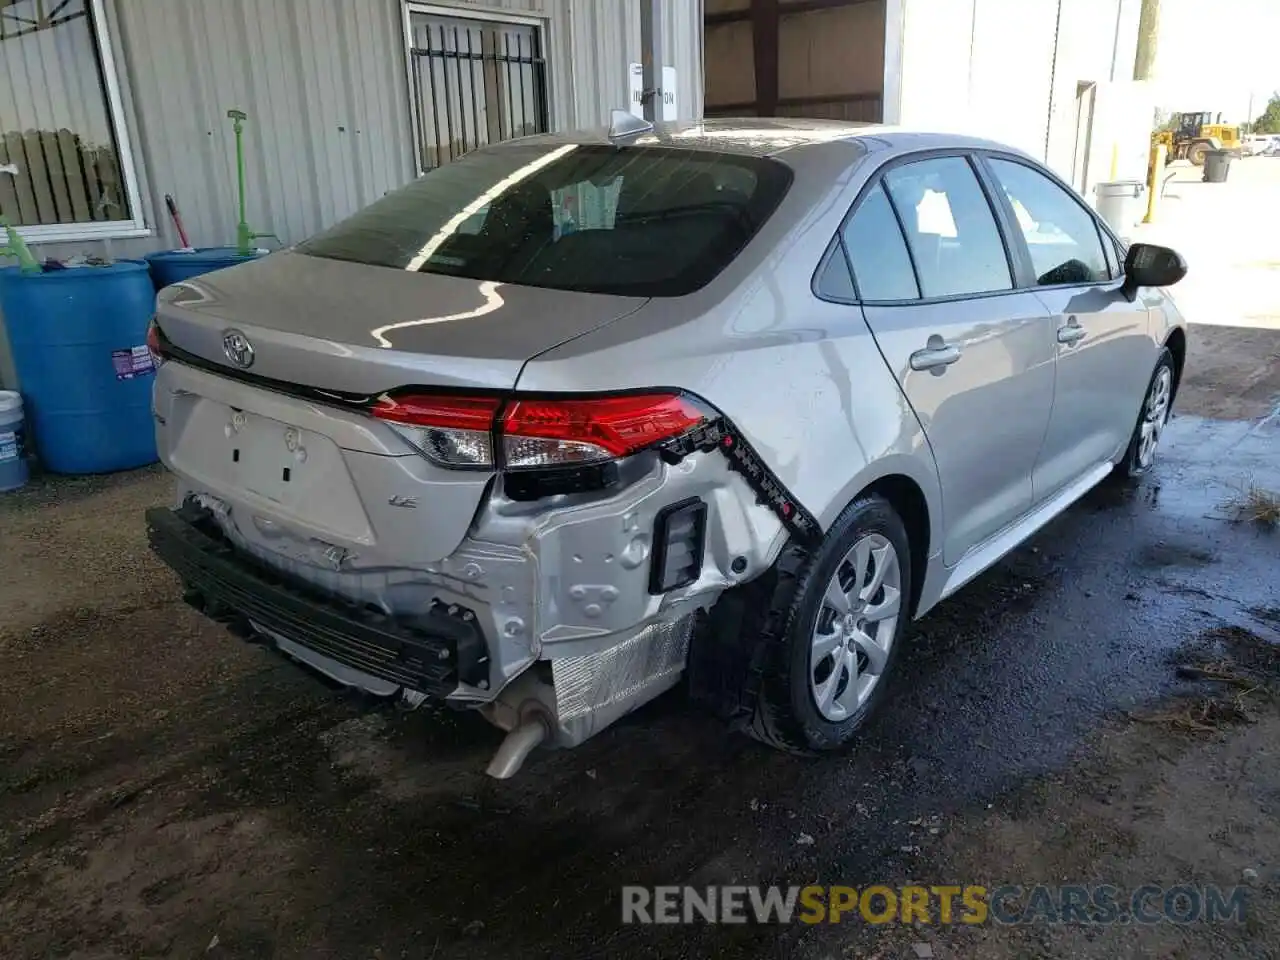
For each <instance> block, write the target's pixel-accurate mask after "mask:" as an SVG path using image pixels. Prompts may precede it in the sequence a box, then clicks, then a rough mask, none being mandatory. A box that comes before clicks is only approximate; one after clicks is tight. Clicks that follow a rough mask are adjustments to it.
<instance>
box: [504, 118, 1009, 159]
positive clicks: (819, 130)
mask: <svg viewBox="0 0 1280 960" xmlns="http://www.w3.org/2000/svg"><path fill="white" fill-rule="evenodd" d="M537 142H544V143H548V144H550V143H555V144H565V143H580V144H588V143H608V142H609V131H608V128H606V127H594V128H587V129H582V130H567V131H564V132H561V133H547V134H537V135H535V136H532V137H523V138H520V139H518V140H508V141H505V143H508V144H513V145H515V144H528V143H537ZM625 142H626V143H627V144H635V145H637V146H666V147H681V148H684V149H689V150H708V151H713V152H719V153H734V154H740V155H746V156H757V157H779V158H782V155H784V154H785V155H786V157H785V159H786V160H787V161H788V162H789V163H794V162H796V161H799V160H801V159H802V158H803V159H805V160H808V159H813V157H812V156H808V155H815V154H825V153H837V152H842V153H845V154H847V155H848V158H849V159H850V160H853V159H855V158H856V157H857V156H861V155H865V154H868V153H873V152H882V151H883V152H890V153H904V152H911V151H918V150H938V149H962V150H1001V151H1005V152H1010V153H1018V154H1021V153H1022V151H1020V150H1017V149H1015V148H1013V147H1010V146H1008V145H1006V144H1002V143H997V142H995V141H993V140H987V139H983V138H980V137H973V136H968V135H966V134H960V133H947V132H942V131H931V130H925V129H917V128H911V127H902V126H889V125H886V124H879V123H861V122H856V121H849V120H824V119H810V118H806V117H742V118H728V117H726V118H712V119H705V120H698V121H694V122H683V123H659V124H655V125H654V128H653V130H652V131H650V132H648V133H645V134H642V135H640V136H638V137H635V138H634V139H628V140H626V141H625ZM498 146H499V148H500V147H501V146H502V145H501V144H499V145H498Z"/></svg>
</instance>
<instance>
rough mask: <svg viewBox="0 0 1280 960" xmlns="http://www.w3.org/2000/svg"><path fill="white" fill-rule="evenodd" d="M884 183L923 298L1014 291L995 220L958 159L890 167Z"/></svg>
mask: <svg viewBox="0 0 1280 960" xmlns="http://www.w3.org/2000/svg"><path fill="white" fill-rule="evenodd" d="M884 183H885V186H886V188H887V189H888V191H889V196H890V197H892V199H893V204H894V206H895V207H896V208H897V211H898V215H899V217H900V218H901V219H902V224H903V228H904V229H905V231H906V236H907V243H908V245H909V246H910V248H911V254H912V258H913V259H914V261H915V265H916V273H917V274H918V275H919V278H920V292H921V294H922V295H923V296H925V297H953V296H961V295H965V294H981V293H992V292H997V291H1001V290H1012V289H1013V273H1012V271H1011V270H1010V268H1009V258H1008V255H1007V254H1006V252H1005V248H1004V243H1003V241H1002V240H1001V238H1000V230H999V228H998V227H997V226H996V220H995V215H994V214H993V213H992V212H991V205H990V204H989V203H988V202H987V197H986V194H985V193H983V191H982V186H981V185H980V184H979V183H978V178H977V175H976V174H975V173H974V172H973V168H972V167H971V166H969V162H968V161H967V160H966V159H964V158H963V157H937V158H933V159H929V160H919V161H916V162H915V163H907V164H903V165H902V166H898V167H894V168H893V169H892V170H890V171H889V172H888V173H886V174H885V177H884Z"/></svg>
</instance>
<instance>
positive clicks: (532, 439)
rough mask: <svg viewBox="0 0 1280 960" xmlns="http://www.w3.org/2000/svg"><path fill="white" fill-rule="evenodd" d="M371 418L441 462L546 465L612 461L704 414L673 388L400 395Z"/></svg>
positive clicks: (454, 464)
mask: <svg viewBox="0 0 1280 960" xmlns="http://www.w3.org/2000/svg"><path fill="white" fill-rule="evenodd" d="M372 413H373V415H374V416H375V417H377V418H379V419H381V420H385V421H386V422H387V423H388V424H389V425H391V426H392V427H394V428H395V429H396V431H397V432H398V433H400V435H401V436H403V437H405V439H407V440H408V441H409V442H410V443H412V444H413V445H414V446H415V447H416V448H417V449H418V450H420V451H421V452H422V453H423V454H424V455H425V456H426V457H427V458H428V459H430V460H432V461H433V462H435V463H437V464H439V465H440V466H443V467H455V468H467V467H470V468H482V469H490V470H492V469H504V470H512V471H516V470H546V469H555V468H559V467H579V466H590V465H592V464H599V463H605V462H608V461H611V460H618V459H621V458H623V457H627V456H630V455H631V454H633V453H638V452H639V451H641V450H644V449H647V448H649V447H652V446H654V445H655V444H657V443H661V442H662V441H664V440H669V439H671V438H673V437H678V436H680V435H681V434H683V433H685V432H686V431H688V430H691V429H693V428H694V427H696V426H698V425H699V424H701V423H703V422H704V421H705V420H706V419H707V416H708V414H707V411H706V410H705V409H704V408H703V407H702V405H701V404H699V403H698V402H696V401H695V400H693V399H691V398H689V397H687V396H685V395H684V394H680V393H674V392H665V391H664V392H652V393H626V394H613V395H608V396H601V397H590V398H572V399H569V398H559V397H545V396H543V397H521V396H516V397H513V398H511V399H509V400H505V401H504V400H503V399H502V398H499V397H494V396H487V395H485V396H480V395H457V396H454V395H449V394H418V393H410V394H401V395H396V396H386V397H383V398H381V399H380V400H379V401H378V402H377V403H376V404H375V405H374V407H373V410H372Z"/></svg>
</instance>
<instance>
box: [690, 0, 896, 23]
mask: <svg viewBox="0 0 1280 960" xmlns="http://www.w3.org/2000/svg"><path fill="white" fill-rule="evenodd" d="M883 2H884V0H794V2H793V3H782V4H780V8H781V11H782V13H783V14H784V15H785V14H790V13H809V12H810V11H813V10H830V9H832V8H834V7H856V6H857V5H858V4H860V3H883ZM753 6H754V3H753ZM753 19H755V17H754V9H752V8H748V7H744V8H743V9H741V10H722V11H720V12H719V13H708V14H707V15H706V16H705V17H704V18H703V22H704V23H705V24H706V25H707V26H714V25H715V24H717V23H737V22H739V21H742V20H753Z"/></svg>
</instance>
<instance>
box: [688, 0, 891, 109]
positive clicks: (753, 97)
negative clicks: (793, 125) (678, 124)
mask: <svg viewBox="0 0 1280 960" xmlns="http://www.w3.org/2000/svg"><path fill="white" fill-rule="evenodd" d="M885 6H886V0H705V17H706V22H705V40H704V43H705V54H706V56H705V64H704V72H705V76H706V106H705V113H706V115H707V116H708V117H726V116H759V117H827V118H830V119H835V120H866V121H872V122H878V121H880V120H882V119H883V115H884V76H885V52H884V51H885Z"/></svg>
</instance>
